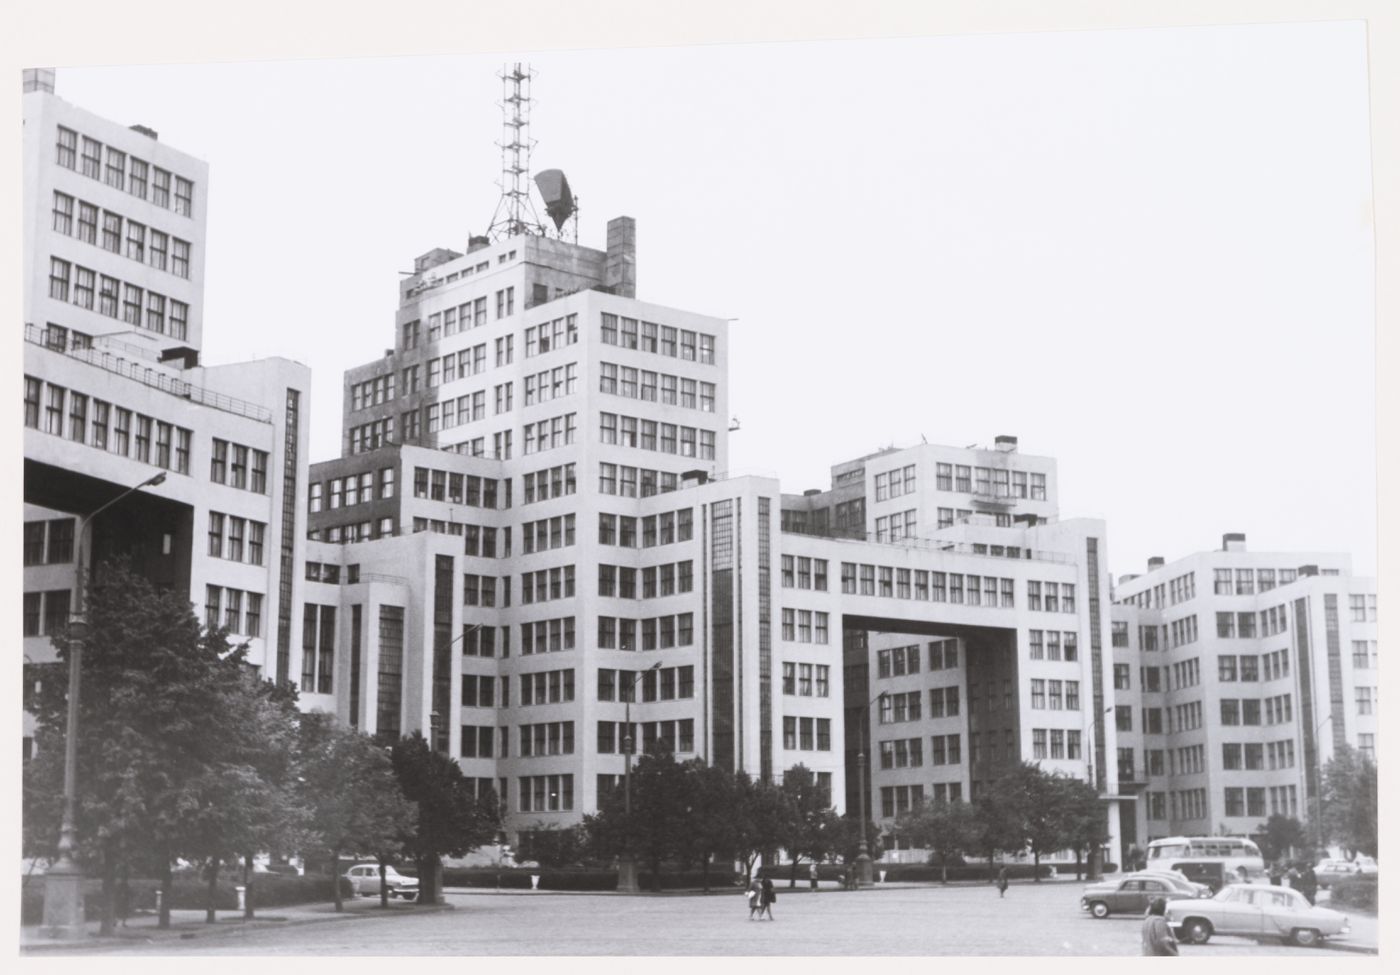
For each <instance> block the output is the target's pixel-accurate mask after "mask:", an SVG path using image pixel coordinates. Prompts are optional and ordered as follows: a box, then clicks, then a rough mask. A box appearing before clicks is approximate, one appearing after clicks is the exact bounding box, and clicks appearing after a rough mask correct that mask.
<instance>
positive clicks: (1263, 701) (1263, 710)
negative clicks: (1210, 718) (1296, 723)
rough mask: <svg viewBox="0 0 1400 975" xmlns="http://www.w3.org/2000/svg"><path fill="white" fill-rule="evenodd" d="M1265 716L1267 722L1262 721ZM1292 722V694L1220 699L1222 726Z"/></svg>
mask: <svg viewBox="0 0 1400 975" xmlns="http://www.w3.org/2000/svg"><path fill="white" fill-rule="evenodd" d="M1266 715H1267V719H1268V720H1267V721H1265V720H1264V717H1265V716H1266ZM1292 720H1293V695H1292V694H1279V695H1275V696H1274V697H1267V698H1257V697H1246V698H1233V697H1223V698H1221V699H1220V723H1221V724H1223V725H1258V724H1265V723H1267V724H1283V723H1286V722H1289V721H1292Z"/></svg>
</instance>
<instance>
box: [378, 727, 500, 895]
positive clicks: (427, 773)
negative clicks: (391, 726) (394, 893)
mask: <svg viewBox="0 0 1400 975" xmlns="http://www.w3.org/2000/svg"><path fill="white" fill-rule="evenodd" d="M392 757H393V765H394V774H395V776H396V777H397V778H398V781H399V788H400V789H401V790H402V791H403V794H404V796H405V797H406V798H407V799H408V800H409V801H410V802H413V803H415V804H417V807H418V815H417V817H416V821H415V822H414V823H413V825H412V826H411V827H410V828H409V829H407V830H405V831H404V836H403V847H404V850H405V852H407V854H408V855H409V856H410V857H412V858H413V861H414V863H415V865H416V866H417V867H418V890H419V894H418V896H419V899H420V900H421V901H423V902H424V903H428V904H436V903H438V902H439V901H440V899H441V893H442V891H441V889H440V883H439V881H440V879H441V873H442V857H443V856H465V855H466V854H467V853H468V852H470V851H471V850H474V849H476V848H477V847H478V846H480V845H481V844H483V843H487V842H489V841H490V840H491V839H492V838H493V837H494V836H495V835H496V830H497V829H499V828H500V810H499V808H498V807H497V806H496V804H495V803H494V802H491V803H487V802H481V803H479V802H477V801H476V800H475V799H474V798H473V796H472V792H471V789H470V787H469V784H468V782H467V780H466V777H465V776H464V775H463V774H462V769H461V766H459V765H458V764H457V763H456V762H455V761H454V760H453V759H452V758H451V757H449V756H448V755H445V754H443V753H442V752H438V751H434V750H433V749H432V748H431V747H430V746H429V745H428V742H427V741H426V740H425V739H424V738H423V736H422V735H420V734H418V733H417V732H414V734H413V735H411V736H409V737H405V738H400V739H399V740H398V741H397V742H395V743H394V746H393V755H392Z"/></svg>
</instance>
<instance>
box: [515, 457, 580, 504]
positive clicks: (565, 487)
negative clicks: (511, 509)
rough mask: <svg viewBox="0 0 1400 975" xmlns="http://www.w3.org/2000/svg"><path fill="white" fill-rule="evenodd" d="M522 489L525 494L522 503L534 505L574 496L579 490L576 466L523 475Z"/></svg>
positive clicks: (547, 469) (563, 466)
mask: <svg viewBox="0 0 1400 975" xmlns="http://www.w3.org/2000/svg"><path fill="white" fill-rule="evenodd" d="M520 487H521V491H522V494H523V497H522V500H521V502H520V503H521V504H533V503H534V502H536V501H548V500H549V499H550V498H562V497H564V496H565V495H568V494H573V493H574V492H576V491H577V490H578V481H577V479H576V477H575V475H574V465H573V464H561V465H559V466H558V467H547V468H545V469H544V470H542V471H534V472H532V473H529V474H525V475H523V476H522V477H521V479H520Z"/></svg>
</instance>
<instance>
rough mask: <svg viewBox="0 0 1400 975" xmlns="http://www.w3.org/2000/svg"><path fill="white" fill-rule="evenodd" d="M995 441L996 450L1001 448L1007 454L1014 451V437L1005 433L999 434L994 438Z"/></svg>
mask: <svg viewBox="0 0 1400 975" xmlns="http://www.w3.org/2000/svg"><path fill="white" fill-rule="evenodd" d="M995 443H996V449H997V450H1003V451H1006V452H1007V453H1009V454H1014V453H1015V452H1016V438H1015V437H1008V436H1007V435H1006V434H1002V435H1001V436H999V437H997V438H996V441H995Z"/></svg>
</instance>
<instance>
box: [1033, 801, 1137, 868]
mask: <svg viewBox="0 0 1400 975" xmlns="http://www.w3.org/2000/svg"><path fill="white" fill-rule="evenodd" d="M1054 778H1055V785H1056V787H1057V788H1058V789H1059V791H1060V802H1061V804H1062V809H1063V817H1064V820H1063V821H1064V844H1065V846H1067V847H1069V848H1071V849H1072V850H1074V876H1075V879H1080V878H1081V877H1082V876H1083V873H1084V870H1083V865H1084V858H1085V857H1086V856H1087V857H1088V858H1089V862H1090V864H1096V863H1097V862H1098V861H1097V859H1096V858H1095V856H1094V851H1095V850H1098V849H1099V848H1100V847H1102V846H1103V844H1105V843H1107V842H1108V809H1107V807H1106V806H1105V805H1104V803H1103V801H1102V800H1101V799H1100V798H1099V793H1098V790H1097V789H1095V788H1094V787H1093V786H1092V785H1090V784H1089V783H1088V782H1085V781H1083V780H1081V779H1076V778H1072V777H1070V776H1055V777H1054ZM1139 855H1140V854H1139Z"/></svg>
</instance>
